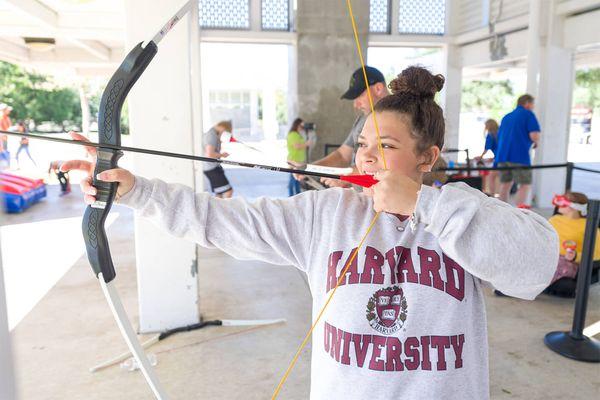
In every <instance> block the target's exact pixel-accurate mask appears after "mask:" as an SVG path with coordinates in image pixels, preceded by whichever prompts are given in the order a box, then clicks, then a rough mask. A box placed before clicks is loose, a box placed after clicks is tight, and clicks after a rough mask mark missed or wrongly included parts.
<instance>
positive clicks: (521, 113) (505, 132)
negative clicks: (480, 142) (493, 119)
mask: <svg viewBox="0 0 600 400" xmlns="http://www.w3.org/2000/svg"><path fill="white" fill-rule="evenodd" d="M534 106H535V103H534V98H533V96H531V95H529V94H524V95H522V96H521V97H519V99H518V100H517V108H515V109H514V110H513V111H512V112H510V113H508V114H506V115H505V116H504V117H503V118H502V122H500V129H499V130H498V151H497V152H496V153H495V156H496V157H495V162H496V163H497V164H498V166H500V167H518V166H530V165H531V157H530V155H529V151H530V150H531V147H532V145H533V147H534V148H535V147H536V146H537V145H538V143H539V140H540V124H539V123H538V120H537V118H536V117H535V114H534V113H533V109H534ZM531 175H532V174H531V170H530V169H512V170H505V171H501V172H500V200H502V201H506V202H508V198H509V194H510V188H511V187H512V185H513V182H515V183H517V184H518V185H519V190H518V191H517V199H516V204H517V207H523V208H529V205H528V204H526V203H525V202H526V201H527V197H528V195H529V190H530V188H531Z"/></svg>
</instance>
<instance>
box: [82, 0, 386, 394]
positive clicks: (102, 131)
mask: <svg viewBox="0 0 600 400" xmlns="http://www.w3.org/2000/svg"><path fill="white" fill-rule="evenodd" d="M191 1H193V0H189V1H187V2H186V4H185V5H184V6H183V7H182V8H181V9H180V10H179V11H178V12H177V13H176V14H175V15H174V16H173V17H172V18H171V19H169V21H168V22H167V23H166V24H165V25H164V27H163V28H162V29H161V30H160V31H159V32H158V33H157V34H156V35H155V36H154V37H153V38H152V40H151V41H149V42H147V43H146V44H145V45H144V43H143V42H142V43H139V44H138V45H137V46H136V47H134V49H133V50H131V51H130V52H129V54H128V55H127V57H126V58H125V60H124V61H123V63H122V64H121V65H120V66H119V68H118V70H117V71H116V72H115V73H114V75H113V76H112V78H111V79H110V81H109V83H108V85H107V86H106V89H105V90H104V93H103V95H102V100H101V103H100V109H99V113H98V121H99V124H98V125H99V127H98V136H99V143H98V150H97V161H96V167H95V170H94V175H93V181H92V185H93V186H95V187H96V189H97V194H96V201H95V202H94V203H93V204H92V205H90V206H88V207H87V209H86V211H85V214H84V218H83V235H84V239H85V244H86V250H87V254H88V259H89V261H90V264H91V266H92V269H93V271H94V273H95V274H96V276H97V277H98V280H99V282H100V285H101V287H102V291H103V293H104V295H105V297H106V299H107V302H108V304H109V306H110V309H111V311H112V313H113V316H114V317H115V320H116V322H117V325H118V326H119V329H120V330H121V333H122V335H123V337H124V339H125V341H126V343H127V346H128V347H129V350H130V351H131V353H132V354H133V356H134V357H135V359H136V361H137V362H138V365H139V366H140V370H141V371H142V373H143V375H144V377H145V378H146V381H147V382H148V385H149V386H150V388H151V389H152V392H153V393H154V395H155V397H156V398H157V399H159V400H162V399H166V398H167V397H166V395H165V393H164V390H163V389H162V387H161V385H160V382H159V381H158V378H157V377H156V375H155V373H154V370H153V369H152V367H151V365H150V362H149V361H148V358H147V357H146V354H145V353H144V351H143V349H142V346H141V345H140V342H139V341H138V340H137V337H136V335H135V332H134V330H133V328H132V326H131V324H130V323H129V320H128V318H127V314H126V312H125V309H124V307H123V304H122V303H121V300H120V297H119V295H118V293H117V291H116V289H115V288H114V285H113V280H114V278H115V276H116V273H115V269H114V265H113V261H112V258H111V254H110V249H109V246H108V240H107V236H106V231H105V229H104V222H105V220H106V217H107V215H108V213H109V212H110V209H111V206H112V204H113V201H114V199H115V196H116V193H117V184H115V183H107V182H102V181H99V180H97V179H96V176H97V175H98V174H99V173H101V172H103V171H106V170H109V169H114V168H116V167H117V166H118V160H119V158H120V157H121V156H122V154H123V153H122V151H121V148H122V147H121V130H120V116H121V109H122V106H123V102H124V101H125V98H126V97H127V94H128V93H129V91H130V90H131V88H132V87H133V85H134V84H135V83H136V82H137V80H138V79H139V77H140V76H141V75H142V73H143V72H144V71H145V69H146V67H147V66H148V65H149V64H150V62H151V61H152V59H153V58H154V56H155V55H156V53H157V45H158V43H159V42H160V40H162V39H163V38H164V36H165V35H166V34H167V33H168V32H169V31H170V30H171V29H172V28H173V27H174V26H175V24H176V23H177V22H178V21H179V20H180V19H181V18H182V17H183V16H184V15H185V14H186V13H187V12H188V11H189V9H190V6H191ZM346 2H347V5H348V11H349V15H350V19H351V21H352V27H353V30H354V37H355V41H356V46H357V50H358V54H359V57H360V61H361V65H362V67H363V74H364V75H365V82H368V80H367V78H366V70H365V64H364V60H363V56H362V52H361V49H360V44H359V41H358V33H357V30H356V25H355V21H354V15H353V14H352V6H351V3H350V0H346ZM367 93H368V97H369V102H370V105H371V110H372V111H373V99H372V96H371V93H370V89H369V88H368V87H367ZM372 115H373V120H374V122H375V129H376V132H377V139H378V147H379V150H380V152H381V156H382V158H383V164H384V168H385V158H384V157H383V150H382V147H381V139H380V137H379V127H378V125H377V120H376V118H375V115H374V113H372ZM240 164H241V163H240ZM265 169H270V168H265ZM278 170H282V171H283V170H284V169H278ZM290 172H291V171H290ZM293 172H296V171H293ZM313 174H315V175H316V173H313ZM370 181H372V178H370ZM369 183H370V184H373V183H374V182H369ZM365 186H366V185H365ZM369 186H370V185H369ZM378 217H379V212H377V213H376V214H375V216H374V218H373V220H372V221H371V223H370V225H369V228H368V229H367V232H366V233H365V234H364V236H363V237H362V239H361V241H360V244H359V245H358V246H357V247H356V249H355V250H354V252H353V254H352V256H351V257H350V259H349V260H348V262H347V264H346V266H345V268H344V269H343V270H342V272H341V274H340V278H339V280H338V282H337V284H336V286H335V287H334V288H333V290H332V291H331V294H330V296H329V298H328V299H327V301H326V302H325V304H324V306H323V307H322V309H321V311H320V313H319V314H318V316H317V318H316V319H315V321H314V323H313V325H312V326H311V328H310V330H309V331H308V333H307V335H306V337H305V338H304V340H303V342H302V344H301V345H300V347H299V349H298V351H297V352H296V354H295V356H294V358H293V359H292V362H291V363H290V366H289V367H288V369H287V370H286V372H285V374H284V376H283V378H282V379H281V381H280V382H279V385H278V386H277V388H276V389H275V392H274V394H273V396H272V399H275V398H276V397H277V395H278V393H279V391H280V390H281V388H282V386H283V384H284V382H285V380H286V379H287V377H288V376H289V374H290V373H291V370H292V368H293V367H294V365H295V363H296V361H297V359H298V357H299V355H300V353H301V352H302V349H303V348H304V346H305V345H306V343H307V342H308V340H309V339H310V337H311V335H312V332H313V330H314V328H315V327H316V325H317V323H318V322H319V321H320V319H321V317H322V315H323V314H324V312H325V310H326V308H327V306H328V305H329V303H330V302H331V300H332V298H333V295H334V294H335V292H336V290H337V288H338V286H339V285H340V283H341V280H342V278H343V277H344V276H345V273H346V271H347V269H348V268H349V266H350V265H351V264H352V261H353V260H354V258H356V256H357V254H358V251H359V250H360V248H361V247H362V245H363V243H364V242H365V240H366V239H367V237H368V235H369V233H370V232H371V230H372V228H373V226H374V225H375V222H376V221H377V219H378Z"/></svg>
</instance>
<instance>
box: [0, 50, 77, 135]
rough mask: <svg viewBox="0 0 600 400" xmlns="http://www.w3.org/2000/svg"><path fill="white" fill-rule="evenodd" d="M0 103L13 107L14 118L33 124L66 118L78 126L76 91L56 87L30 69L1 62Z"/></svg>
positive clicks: (57, 121)
mask: <svg viewBox="0 0 600 400" xmlns="http://www.w3.org/2000/svg"><path fill="white" fill-rule="evenodd" d="M0 102H3V103H7V104H9V105H11V106H12V107H13V111H12V114H11V117H13V120H15V121H16V120H20V119H33V120H34V121H35V122H36V123H39V122H42V121H52V122H55V123H56V124H58V125H61V126H62V125H63V123H64V122H65V121H70V122H73V123H75V124H77V125H81V106H80V103H79V94H78V92H77V90H75V89H74V88H71V87H57V86H56V85H55V84H54V82H53V81H52V79H51V78H50V77H48V76H45V75H41V74H37V73H33V72H29V71H27V70H25V69H23V68H21V67H19V66H17V65H14V64H10V63H6V62H2V61H0Z"/></svg>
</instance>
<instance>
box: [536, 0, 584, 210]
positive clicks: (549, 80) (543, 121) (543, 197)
mask: <svg viewBox="0 0 600 400" xmlns="http://www.w3.org/2000/svg"><path fill="white" fill-rule="evenodd" d="M557 3H558V1H557V0H546V1H543V2H542V4H539V7H535V8H534V9H535V10H538V17H539V18H538V21H537V22H534V23H537V26H538V27H539V28H540V29H539V31H536V38H533V39H532V41H531V42H530V47H531V46H535V45H536V44H537V43H538V40H539V49H538V50H533V51H532V52H530V53H529V54H530V57H528V68H527V71H528V73H532V74H533V73H534V72H535V69H536V68H535V66H536V64H537V66H538V71H539V72H538V78H537V81H538V84H537V86H535V85H534V82H535V80H536V79H534V78H533V77H532V76H528V77H527V81H528V85H527V87H528V90H531V91H532V93H535V94H537V96H536V109H535V113H536V115H537V117H538V119H539V122H540V125H541V132H542V135H541V140H540V146H539V147H538V148H537V149H536V150H535V158H534V163H535V164H553V163H564V162H566V161H567V150H568V138H569V123H570V115H571V98H572V92H573V80H574V76H573V75H574V59H573V49H570V48H566V47H565V46H564V45H563V31H564V17H562V16H556V15H555V12H554V10H555V8H556V4H557ZM532 8H533V7H532ZM530 20H531V19H530ZM530 29H531V28H530ZM532 36H533V35H532V34H530V36H529V37H530V38H531V37H532ZM536 55H539V56H538V57H536ZM530 64H531V66H530ZM565 178H566V173H565V169H544V170H537V171H535V172H534V182H533V191H532V194H533V199H534V202H535V204H536V205H537V206H538V207H550V204H551V200H552V196H553V195H554V194H556V193H562V192H563V191H564V182H565Z"/></svg>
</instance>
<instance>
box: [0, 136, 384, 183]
mask: <svg viewBox="0 0 600 400" xmlns="http://www.w3.org/2000/svg"><path fill="white" fill-rule="evenodd" d="M0 134H4V135H10V136H20V137H27V138H31V139H39V140H46V141H49V142H57V143H64V144H71V145H73V144H74V145H78V146H89V147H96V148H103V149H111V150H120V151H127V152H132V153H142V154H152V155H155V156H161V157H171V158H181V159H184V160H192V161H202V162H213V163H220V164H227V165H237V166H240V167H246V168H255V169H262V170H267V171H276V172H287V173H290V174H298V173H299V174H302V175H309V176H317V177H320V178H331V179H339V180H341V181H344V182H349V183H352V184H354V185H358V186H362V187H366V188H368V187H371V186H373V185H374V184H376V183H377V181H376V180H375V178H373V176H371V175H359V174H355V175H337V174H329V173H324V172H316V171H310V170H298V169H293V168H285V167H277V166H274V165H263V164H254V163H247V162H241V161H233V160H223V159H220V158H212V157H201V156H193V155H190V154H182V153H173V152H169V151H160V150H150V149H143V148H139V147H128V146H116V145H111V144H108V143H103V144H100V143H94V142H84V141H80V140H71V139H62V138H55V137H48V136H41V135H34V134H31V133H18V132H8V131H0Z"/></svg>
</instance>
